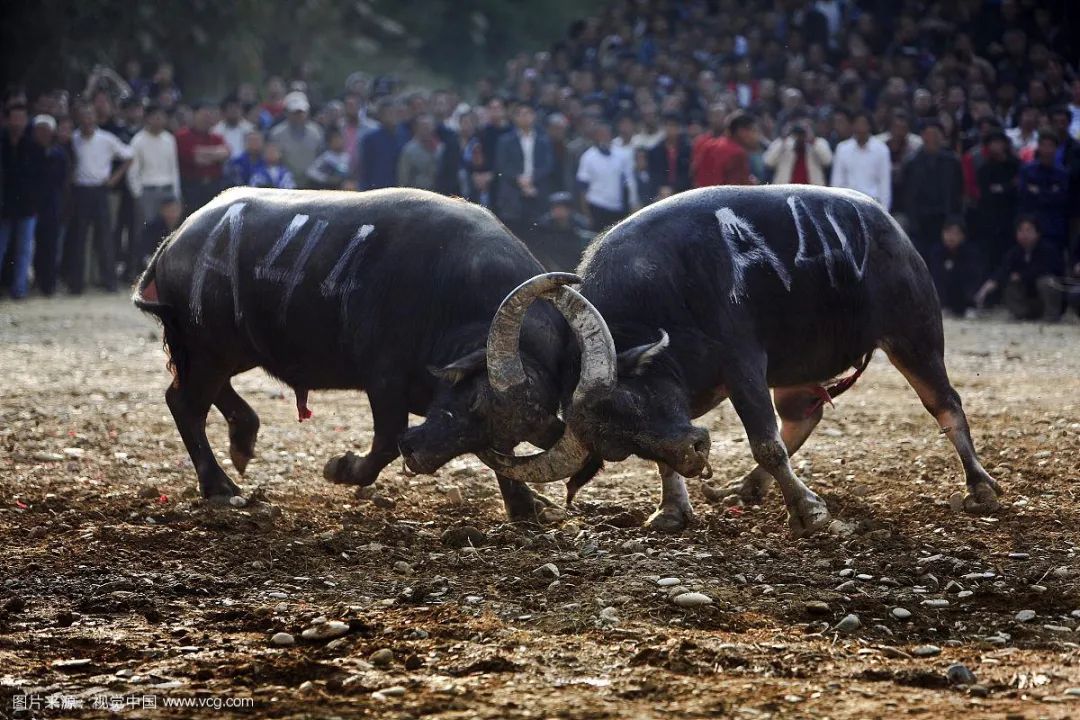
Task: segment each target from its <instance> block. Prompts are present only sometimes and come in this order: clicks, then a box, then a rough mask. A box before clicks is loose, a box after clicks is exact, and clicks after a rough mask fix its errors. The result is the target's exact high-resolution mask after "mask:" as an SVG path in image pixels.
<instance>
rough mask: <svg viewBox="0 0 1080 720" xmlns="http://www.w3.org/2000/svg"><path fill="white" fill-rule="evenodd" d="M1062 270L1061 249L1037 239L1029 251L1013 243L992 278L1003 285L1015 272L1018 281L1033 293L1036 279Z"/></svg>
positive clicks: (1057, 274) (1007, 282) (1060, 273)
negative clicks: (1018, 278) (1018, 277)
mask: <svg viewBox="0 0 1080 720" xmlns="http://www.w3.org/2000/svg"><path fill="white" fill-rule="evenodd" d="M1063 270H1064V267H1063V259H1062V255H1061V251H1060V250H1059V249H1058V248H1056V247H1055V246H1054V245H1053V244H1052V243H1048V242H1046V241H1045V240H1039V243H1038V244H1037V245H1036V246H1035V247H1034V249H1032V251H1031V252H1030V253H1026V252H1024V249H1023V248H1021V247H1020V246H1019V245H1014V246H1013V248H1012V249H1011V250H1009V252H1007V253H1006V254H1005V259H1004V260H1003V261H1002V263H1001V266H1000V267H999V268H998V269H997V272H996V273H994V280H995V281H997V284H998V285H1000V286H1002V287H1004V286H1006V285H1008V284H1009V282H1010V281H1011V278H1012V276H1013V274H1014V273H1015V274H1017V275H1019V276H1020V282H1022V283H1023V284H1024V287H1025V288H1026V289H1027V291H1028V292H1029V293H1034V292H1035V291H1036V290H1035V281H1036V280H1038V279H1039V278H1041V277H1045V276H1047V275H1056V276H1060V275H1062V274H1063Z"/></svg>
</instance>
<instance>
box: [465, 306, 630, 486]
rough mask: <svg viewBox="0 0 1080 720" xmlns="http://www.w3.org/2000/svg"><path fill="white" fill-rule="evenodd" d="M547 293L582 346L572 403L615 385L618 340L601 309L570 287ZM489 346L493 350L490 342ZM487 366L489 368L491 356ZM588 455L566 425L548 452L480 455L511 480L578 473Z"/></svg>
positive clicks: (553, 478) (537, 479)
mask: <svg viewBox="0 0 1080 720" xmlns="http://www.w3.org/2000/svg"><path fill="white" fill-rule="evenodd" d="M548 292H549V293H554V294H555V297H554V298H553V300H552V302H554V304H555V307H556V308H558V309H559V312H561V313H562V314H563V316H565V317H566V321H567V322H568V323H569V324H570V327H571V328H572V329H573V331H574V336H575V337H576V338H577V341H578V344H579V345H580V346H581V372H580V375H579V377H578V384H577V387H576V388H574V394H573V398H572V402H578V401H580V400H581V399H582V398H583V397H584V396H585V394H587V393H589V392H592V391H594V390H598V389H603V388H610V387H613V386H614V385H615V382H616V380H617V378H618V368H617V365H616V362H617V361H616V358H615V342H614V341H613V340H612V339H611V331H610V330H608V326H607V323H606V322H604V318H603V317H602V316H601V315H600V312H599V311H598V310H597V309H596V308H595V307H593V304H592V303H590V302H589V301H588V300H586V299H585V298H584V297H583V296H582V295H581V293H579V292H577V291H576V290H573V289H571V288H568V287H563V286H556V287H553V288H551V289H549V290H548ZM522 313H524V311H522ZM488 348H489V350H488V352H489V353H490V352H491V350H490V348H491V344H490V341H489V344H488ZM515 350H516V348H515ZM489 358H490V355H489ZM515 359H517V361H518V363H519V364H520V362H521V360H520V358H518V357H517V356H516V354H515ZM488 365H489V367H490V359H489V362H488ZM523 374H524V372H523ZM588 455H589V450H588V448H586V447H585V445H584V444H583V443H582V442H581V440H580V438H578V436H577V434H575V433H574V431H573V430H572V429H570V426H568V425H567V426H566V427H565V428H564V430H563V434H562V437H561V438H559V440H558V442H556V443H555V445H554V446H553V447H552V448H551V449H550V450H548V451H546V452H541V453H537V454H535V455H527V456H524V457H518V456H515V455H502V454H500V453H496V452H493V451H491V452H486V453H484V454H482V455H479V456H478V457H480V460H481V461H483V463H484V464H485V465H487V466H488V467H490V468H491V469H492V470H495V471H496V472H498V473H501V474H503V475H505V476H506V477H508V478H510V479H512V480H518V481H520V482H526V483H549V482H554V481H556V480H563V479H565V478H568V477H570V476H571V475H573V474H574V473H576V472H577V471H578V470H580V469H581V468H582V466H583V465H584V464H585V460H586V458H587V457H588Z"/></svg>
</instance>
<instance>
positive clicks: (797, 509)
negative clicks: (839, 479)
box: [787, 490, 832, 538]
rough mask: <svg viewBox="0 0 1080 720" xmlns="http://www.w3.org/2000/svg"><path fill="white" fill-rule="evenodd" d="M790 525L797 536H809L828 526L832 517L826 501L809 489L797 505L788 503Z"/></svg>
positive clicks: (792, 532)
mask: <svg viewBox="0 0 1080 720" xmlns="http://www.w3.org/2000/svg"><path fill="white" fill-rule="evenodd" d="M787 510H788V527H790V528H791V534H792V535H794V536H795V537H797V538H801V537H808V536H810V535H813V534H814V533H816V532H817V531H818V530H821V529H822V528H824V527H826V526H828V524H829V522H830V521H831V520H832V517H831V516H830V515H829V508H827V507H826V506H825V501H824V500H822V499H821V498H819V497H818V496H817V495H815V494H814V493H812V492H810V491H809V490H807V491H806V494H805V495H803V496H802V497H801V498H799V500H798V502H796V503H795V505H788V508H787Z"/></svg>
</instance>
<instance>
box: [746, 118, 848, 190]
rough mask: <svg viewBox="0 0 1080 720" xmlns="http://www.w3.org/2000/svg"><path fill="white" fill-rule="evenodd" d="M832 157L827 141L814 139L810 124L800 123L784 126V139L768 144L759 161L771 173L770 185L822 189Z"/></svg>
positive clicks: (780, 138)
mask: <svg viewBox="0 0 1080 720" xmlns="http://www.w3.org/2000/svg"><path fill="white" fill-rule="evenodd" d="M832 157H833V154H832V149H830V148H829V143H828V141H827V140H825V138H819V137H815V136H814V131H813V128H812V126H811V124H810V123H809V122H806V121H804V120H801V119H800V120H797V121H792V122H791V123H790V124H789V125H788V131H787V135H786V136H785V137H778V138H776V139H775V140H773V141H772V143H770V144H769V147H768V149H766V150H765V155H764V156H763V158H762V159H763V160H764V162H765V165H766V166H767V167H768V168H769V169H771V170H772V171H773V178H772V181H773V183H775V184H777V185H784V184H787V183H794V184H797V185H826V184H827V183H828V176H827V175H826V168H828V167H829V164H830V163H831V162H832Z"/></svg>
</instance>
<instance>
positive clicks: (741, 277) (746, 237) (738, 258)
mask: <svg viewBox="0 0 1080 720" xmlns="http://www.w3.org/2000/svg"><path fill="white" fill-rule="evenodd" d="M716 220H717V221H718V222H719V223H720V237H721V238H723V240H724V243H725V244H726V245H727V247H728V256H729V257H730V258H731V299H732V300H734V301H735V302H739V300H740V299H742V298H743V297H745V296H746V278H745V276H746V271H747V270H749V269H750V268H751V267H752V266H754V265H762V264H764V265H768V266H769V267H771V268H772V269H773V272H775V273H776V275H777V277H779V278H780V282H782V283H784V287H785V288H786V289H787V290H789V291H790V290H791V274H790V273H789V272H788V270H787V268H785V267H784V264H783V263H782V262H780V258H778V257H777V256H776V253H775V252H773V250H772V248H770V247H769V246H768V245H766V244H765V238H763V237H761V235H760V234H759V233H758V232H757V230H755V229H754V226H753V225H751V224H750V221H748V220H746V219H745V218H741V217H739V216H738V215H736V214H735V212H734V211H733V210H732V209H731V208H727V207H724V208H720V209H719V210H717V211H716ZM740 240H741V241H742V243H743V244H744V245H746V246H747V248H746V249H743V248H741V247H739V241H740Z"/></svg>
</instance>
